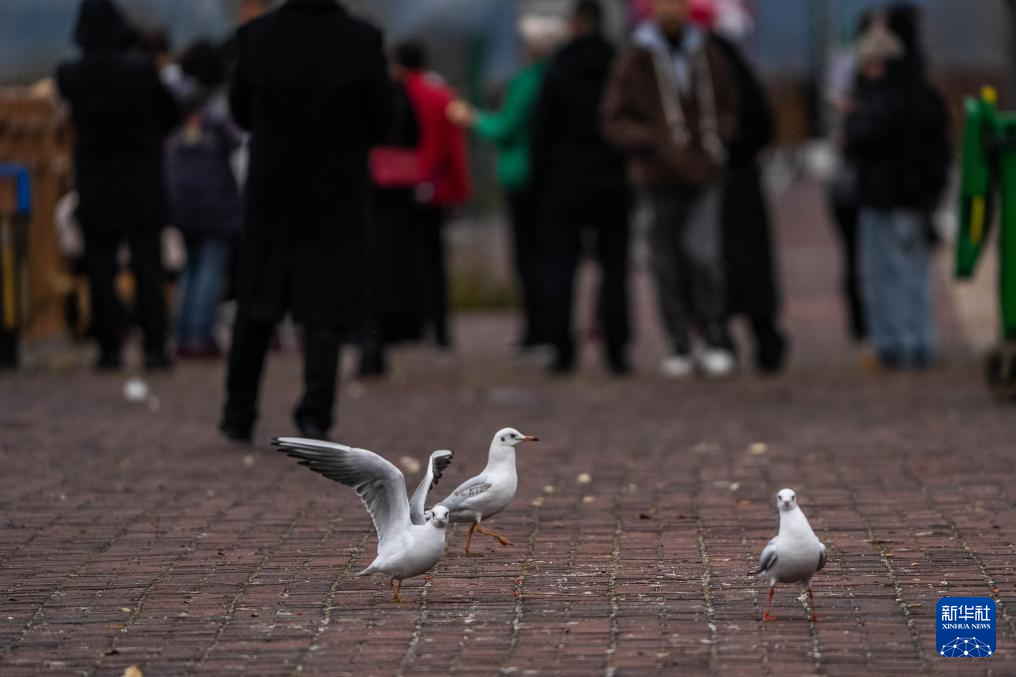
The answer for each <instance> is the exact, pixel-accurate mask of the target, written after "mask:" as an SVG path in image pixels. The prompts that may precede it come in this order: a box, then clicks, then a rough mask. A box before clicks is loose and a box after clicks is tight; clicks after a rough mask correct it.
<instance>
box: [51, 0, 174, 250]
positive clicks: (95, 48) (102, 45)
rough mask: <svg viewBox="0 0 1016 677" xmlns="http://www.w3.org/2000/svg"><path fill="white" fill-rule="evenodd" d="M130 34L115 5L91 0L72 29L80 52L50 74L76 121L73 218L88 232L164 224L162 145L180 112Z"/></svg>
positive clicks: (145, 227)
mask: <svg viewBox="0 0 1016 677" xmlns="http://www.w3.org/2000/svg"><path fill="white" fill-rule="evenodd" d="M132 40H133V33H132V31H131V29H130V27H129V26H128V25H127V23H126V21H125V20H124V19H123V17H122V16H121V14H120V13H119V11H117V9H116V6H115V5H113V4H112V3H110V2H107V1H105V0H89V2H86V3H84V4H83V5H82V7H81V13H80V16H79V19H78V25H77V29H76V33H75V41H76V42H77V44H78V46H79V47H81V49H82V51H83V55H82V57H81V58H80V59H78V60H76V61H70V62H67V63H64V64H61V65H60V67H59V68H58V69H57V73H56V82H57V87H58V89H59V91H60V95H61V96H62V97H63V98H64V100H65V101H67V103H68V104H69V106H70V112H71V118H72V120H73V122H74V131H75V138H74V170H75V180H76V186H77V190H78V195H79V203H78V210H77V217H78V220H79V221H80V223H81V225H82V228H83V229H85V230H86V231H91V232H96V231H104V232H121V233H122V232H125V231H128V230H135V229H138V230H141V229H151V230H157V229H159V228H162V227H164V226H165V225H166V199H165V191H164V187H163V180H162V144H163V140H164V139H165V136H166V134H168V132H169V130H170V129H171V128H172V127H173V126H174V125H175V124H176V123H177V121H178V119H179V113H178V111H177V108H176V103H175V102H174V101H173V98H172V96H171V95H170V93H169V91H168V90H166V88H165V87H163V85H162V82H161V81H160V80H159V75H158V73H157V72H156V70H155V64H154V63H153V62H152V60H151V59H148V58H146V57H144V56H141V55H140V54H135V53H133V52H131V51H130V47H131V43H132Z"/></svg>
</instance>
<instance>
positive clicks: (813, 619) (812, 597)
mask: <svg viewBox="0 0 1016 677" xmlns="http://www.w3.org/2000/svg"><path fill="white" fill-rule="evenodd" d="M808 605H809V606H810V607H811V622H812V623H817V622H818V614H816V613H815V595H814V594H812V592H811V586H810V585H809V586H808Z"/></svg>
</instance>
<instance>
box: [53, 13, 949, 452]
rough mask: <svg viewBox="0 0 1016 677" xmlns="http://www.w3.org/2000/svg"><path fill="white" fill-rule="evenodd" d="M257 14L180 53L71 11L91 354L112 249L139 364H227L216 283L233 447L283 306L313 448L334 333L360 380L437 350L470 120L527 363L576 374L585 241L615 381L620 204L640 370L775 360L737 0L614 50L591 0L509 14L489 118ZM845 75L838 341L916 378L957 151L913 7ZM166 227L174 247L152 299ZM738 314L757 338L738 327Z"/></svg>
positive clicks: (324, 418) (776, 338) (367, 39)
mask: <svg viewBox="0 0 1016 677" xmlns="http://www.w3.org/2000/svg"><path fill="white" fill-rule="evenodd" d="M275 4H276V3H273V2H271V1H270V0H244V1H243V2H242V4H241V10H240V16H239V17H238V26H239V27H238V30H237V32H236V34H235V36H234V37H232V38H231V39H229V40H228V41H226V42H224V43H220V44H215V43H211V42H207V41H202V42H197V43H194V44H192V45H188V46H186V47H185V49H183V50H182V51H180V52H179V57H178V58H176V59H173V58H171V57H170V53H171V51H172V50H171V49H170V45H169V42H168V40H167V39H166V37H165V36H164V35H160V34H158V33H155V34H145V33H142V32H139V31H137V30H135V29H134V28H133V27H132V26H130V25H129V23H128V22H127V21H126V20H125V18H124V16H123V15H122V14H121V12H120V11H119V9H118V8H117V6H116V4H115V3H114V2H113V0H83V2H82V4H81V10H80V15H79V19H78V23H77V27H76V29H75V34H74V39H75V42H76V44H77V45H78V47H80V49H81V56H80V58H78V59H76V60H74V61H72V62H68V63H66V64H63V65H62V66H61V67H60V69H59V71H58V74H57V84H58V88H59V92H60V94H61V96H62V97H63V99H64V100H65V101H66V103H67V104H68V106H69V109H70V112H71V116H72V119H73V122H74V126H75V130H76V136H75V139H76V140H75V150H74V162H75V170H76V171H75V177H76V185H75V191H76V195H75V198H74V199H76V206H75V207H73V208H72V209H71V210H70V211H71V212H72V214H73V219H74V220H75V221H76V222H77V224H78V227H79V229H80V233H81V235H82V239H83V245H84V246H83V249H82V253H81V257H80V261H79V262H78V267H79V270H81V271H82V272H83V273H84V274H85V275H87V277H88V280H89V284H90V290H91V306H92V323H93V334H94V337H95V339H96V340H97V342H98V344H99V348H100V353H99V360H98V363H97V366H98V367H99V368H100V369H118V368H120V367H121V364H122V357H121V349H122V346H121V342H122V337H123V335H124V317H125V316H126V314H127V313H126V311H125V309H124V307H123V305H122V303H121V302H120V300H119V299H118V296H117V292H116V288H115V285H114V280H115V277H116V274H117V271H118V269H119V267H120V266H121V265H122V264H123V262H124V260H125V257H124V255H123V248H124V245H126V248H127V250H129V257H127V259H126V260H129V265H130V267H131V270H132V272H133V276H134V280H135V283H136V295H135V304H134V305H135V308H134V313H133V314H134V316H135V317H136V318H137V321H138V323H139V324H140V326H141V328H142V330H143V334H144V356H145V357H144V363H145V366H146V368H148V369H166V368H169V367H170V366H171V364H172V361H173V358H174V356H175V357H176V358H179V359H209V358H216V357H219V356H221V355H222V347H221V346H222V345H224V344H223V343H221V342H222V341H223V334H224V333H223V332H222V331H220V324H221V323H220V321H219V318H220V316H221V306H222V304H223V302H224V301H225V300H226V299H233V300H235V313H234V317H233V318H232V331H231V334H230V337H231V338H230V340H229V346H230V347H229V354H228V368H227V385H226V390H227V396H226V404H225V407H224V410H223V417H222V422H221V429H222V431H223V433H224V434H225V435H227V436H228V437H230V438H232V439H236V440H249V439H250V437H251V433H252V429H253V426H254V424H255V421H256V419H257V402H258V393H259V388H260V382H261V374H262V370H263V367H264V363H265V359H266V355H267V353H268V351H269V349H270V347H271V346H272V344H273V342H274V341H275V340H276V339H275V334H276V331H277V327H278V325H279V323H280V322H281V321H283V319H284V318H285V317H287V316H288V317H290V318H292V320H293V321H294V322H295V323H296V324H297V325H299V326H300V328H301V339H302V348H303V359H304V393H303V396H302V398H301V400H300V402H299V403H298V405H297V407H296V409H295V411H294V420H295V423H296V425H297V427H298V428H299V430H300V431H301V433H302V434H304V435H305V436H309V437H325V436H326V435H327V433H328V430H329V428H330V427H331V426H332V424H333V417H334V410H335V396H336V378H337V371H338V364H339V355H340V350H341V349H342V347H343V346H354V347H355V348H356V349H357V350H358V353H359V359H360V362H359V374H360V376H361V377H365V378H366V377H374V376H380V375H383V374H385V373H386V371H387V369H388V360H389V356H388V348H389V347H390V346H392V345H393V344H396V343H400V342H405V341H421V340H432V341H433V342H434V343H435V344H436V345H438V346H440V347H442V348H444V349H451V348H452V347H453V345H454V337H453V335H452V332H451V325H450V323H449V317H448V315H449V301H448V296H449V291H448V290H449V284H448V270H447V261H446V256H445V251H444V230H445V224H446V221H447V220H448V216H449V213H450V211H451V210H453V209H455V208H456V207H457V206H459V205H462V204H464V203H466V202H467V201H468V200H469V198H470V192H471V185H470V177H471V171H470V167H469V161H470V153H469V152H468V148H469V141H470V138H469V137H472V138H473V139H474V140H475V141H477V142H481V143H483V142H486V143H489V144H492V145H493V146H494V147H495V149H496V152H497V178H498V182H499V184H500V187H501V189H502V191H503V194H504V198H505V200H504V202H505V204H506V206H507V216H508V223H509V225H510V230H511V233H512V238H511V242H512V245H513V246H512V255H513V260H514V271H515V274H516V279H517V282H518V289H519V298H520V302H521V309H522V312H521V323H520V325H521V326H520V328H519V333H518V337H517V348H518V350H520V351H533V350H539V351H543V350H548V349H549V352H550V355H551V357H550V361H549V364H548V369H549V372H550V373H551V374H554V375H562V374H568V373H570V372H572V371H574V370H575V369H576V368H577V367H578V362H579V356H580V354H581V352H582V351H581V349H580V348H581V343H582V340H581V339H580V337H578V336H577V335H576V334H577V332H576V331H575V329H574V326H573V324H574V322H573V316H574V315H575V314H576V312H575V299H576V272H577V270H578V268H579V265H580V263H581V262H582V261H583V260H584V259H587V258H588V259H592V260H593V261H595V263H596V265H597V266H598V268H599V272H600V275H599V288H598V299H597V305H596V313H595V316H596V318H597V319H596V330H595V332H594V334H595V336H596V337H597V338H598V339H599V340H600V341H601V342H602V355H603V359H604V361H605V364H606V366H607V367H608V368H609V370H610V371H611V372H612V373H614V374H617V375H625V374H627V373H629V372H630V370H631V362H630V357H631V356H630V354H629V344H630V338H631V334H632V331H631V326H630V324H631V320H630V310H629V294H630V292H629V279H630V271H629V262H630V260H631V250H632V241H633V226H632V222H633V219H632V214H633V213H636V211H638V212H639V213H642V214H644V215H645V219H644V221H645V222H646V223H645V241H646V243H647V245H648V246H647V251H648V262H649V271H650V275H651V278H652V281H653V284H654V290H655V297H656V302H657V306H658V311H659V316H660V320H661V325H662V327H663V328H664V331H665V333H666V336H667V339H668V348H669V350H668V354H667V356H666V359H665V360H664V362H663V364H662V365H661V367H660V369H661V372H662V373H663V374H664V375H665V376H666V377H669V378H675V379H683V378H690V377H694V376H696V375H697V376H701V377H705V378H723V377H729V376H732V375H733V374H735V373H736V371H737V369H738V367H739V364H740V363H751V364H753V365H754V366H755V367H756V368H757V369H758V370H760V371H762V372H765V373H771V372H777V371H779V370H780V369H782V368H783V366H784V364H785V361H786V358H787V353H788V346H789V339H788V337H787V335H786V332H785V330H784V328H783V327H782V324H781V320H780V314H781V310H780V293H779V285H778V283H777V278H778V276H777V270H776V260H775V256H774V252H773V246H772V238H771V234H770V220H769V213H768V207H767V204H766V195H765V192H764V190H763V186H762V170H761V164H760V156H761V154H762V153H763V151H764V150H765V149H766V148H767V146H769V145H770V144H771V142H772V140H773V134H774V119H773V113H772V109H771V106H770V103H769V101H768V99H767V96H766V92H765V88H764V87H763V85H762V84H761V82H760V80H759V78H758V76H757V74H756V73H755V72H754V70H753V68H752V66H751V64H750V63H749V61H748V60H747V59H746V58H745V56H744V54H743V52H742V50H741V47H740V45H739V40H740V38H741V37H743V34H744V26H745V22H746V20H750V17H747V14H746V13H745V12H744V10H743V6H742V4H741V3H737V2H720V1H718V0H645V1H642V2H632V3H631V4H630V7H631V17H632V21H633V26H634V28H633V31H632V34H631V37H630V39H629V40H627V41H626V43H625V44H624V45H623V46H620V47H619V46H615V45H614V44H612V43H611V41H610V40H609V39H608V38H607V37H606V35H605V31H604V10H603V6H602V4H601V2H599V1H598V0H578V1H577V2H575V3H574V4H573V6H572V9H571V12H570V14H569V16H567V17H549V16H524V17H522V19H521V20H520V22H519V34H520V39H521V40H522V42H523V44H524V45H525V60H526V62H525V64H524V65H523V66H522V68H521V69H520V70H519V71H518V72H517V73H516V74H515V75H514V76H513V77H512V78H511V79H510V80H509V81H508V82H507V83H506V85H505V87H504V91H503V95H502V97H501V100H500V104H499V106H497V107H496V108H495V109H485V108H483V107H482V106H479V105H477V104H476V103H475V102H469V101H466V100H465V99H464V98H461V97H460V96H459V95H458V94H457V93H456V91H455V90H454V89H453V88H452V87H451V86H450V85H449V84H448V83H447V82H446V81H445V80H444V79H443V78H442V77H441V75H440V74H439V73H436V72H434V71H433V70H432V69H431V68H430V65H429V62H428V54H427V49H426V47H425V46H424V44H423V43H422V42H403V43H401V44H398V45H393V46H389V49H387V50H386V46H385V45H384V42H383V38H382V35H381V33H380V32H379V31H378V30H377V29H375V28H373V27H372V26H370V25H368V24H366V23H364V22H361V21H360V20H358V19H356V18H354V17H352V16H351V15H349V14H348V13H347V12H346V11H345V10H344V9H343V8H342V6H341V3H340V2H336V1H335V0H288V1H287V2H285V3H283V4H281V6H279V7H275ZM843 80H844V82H843V85H842V88H841V89H840V91H839V92H838V94H837V97H836V106H837V110H838V111H839V113H840V123H839V128H838V132H837V134H836V138H837V141H838V143H839V145H840V147H841V148H842V151H843V156H844V158H845V162H844V164H843V167H844V169H843V170H842V172H841V174H840V176H839V177H838V178H837V180H836V182H835V184H834V186H833V188H832V190H831V193H830V194H831V204H832V205H833V208H834V213H835V215H836V220H837V223H838V225H839V227H840V229H841V231H842V233H843V243H844V252H845V257H844V258H845V269H846V271H847V275H846V282H845V289H846V290H847V294H848V298H849V301H850V303H849V305H850V308H851V318H852V323H851V326H852V330H853V332H854V334H855V336H856V338H858V339H859V340H860V339H868V340H870V343H871V345H872V346H873V348H874V349H875V351H876V353H877V356H878V359H879V360H880V362H881V363H882V364H883V365H884V366H886V367H891V368H919V367H923V366H927V365H928V364H930V362H931V361H932V359H933V357H934V336H933V331H932V318H933V310H932V307H931V306H932V302H931V295H930V290H929V279H928V256H929V254H928V252H929V240H930V235H931V233H932V232H933V229H932V228H931V227H930V226H929V223H930V214H931V212H932V211H933V210H934V208H935V206H936V203H937V201H938V199H939V197H940V196H941V194H942V192H943V190H944V187H945V181H946V179H947V176H948V171H949V164H950V157H949V139H948V133H947V129H948V120H947V115H946V110H945V107H944V105H943V103H942V100H941V99H940V98H939V97H938V95H937V94H936V92H935V90H934V89H933V88H932V87H931V86H930V85H929V84H928V80H927V75H926V67H925V60H924V58H923V56H922V52H921V46H920V31H919V14H918V12H917V10H916V9H914V8H913V7H912V6H910V5H896V6H892V7H888V8H886V9H882V10H877V11H872V12H870V13H869V14H867V15H866V17H865V19H864V21H863V22H862V24H861V26H860V27H859V28H858V36H857V48H856V59H855V65H854V67H853V68H852V69H851V70H850V73H849V74H848V75H846V76H844V78H843ZM636 207H638V210H636ZM169 224H172V226H173V227H174V228H175V230H176V231H178V232H179V233H180V234H181V235H182V242H183V248H184V249H185V252H186V259H185V260H186V263H185V264H184V265H183V267H182V270H181V271H180V273H179V276H178V279H177V280H176V285H175V288H176V298H175V299H174V301H173V303H167V299H166V298H165V295H164V289H165V280H166V271H165V270H164V261H163V254H164V252H163V237H162V233H163V231H164V229H165V227H166V226H167V225H169ZM735 317H743V318H744V320H745V321H746V325H747V327H748V328H749V329H750V331H749V335H750V337H751V341H752V345H751V346H750V349H746V348H745V347H743V346H742V347H741V348H740V349H739V348H738V346H737V345H736V344H735V341H734V339H733V337H732V332H731V328H730V325H731V322H732V321H733V320H734V318H735ZM170 318H171V320H172V322H171V323H170V322H168V319H170ZM170 346H173V347H174V351H175V355H174V354H173V353H171V352H170ZM747 355H750V358H749V357H747Z"/></svg>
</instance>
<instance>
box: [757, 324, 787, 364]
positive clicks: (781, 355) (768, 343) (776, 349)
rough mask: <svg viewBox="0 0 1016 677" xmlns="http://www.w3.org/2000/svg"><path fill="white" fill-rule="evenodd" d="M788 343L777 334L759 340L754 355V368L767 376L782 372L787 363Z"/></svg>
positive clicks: (782, 336)
mask: <svg viewBox="0 0 1016 677" xmlns="http://www.w3.org/2000/svg"><path fill="white" fill-rule="evenodd" d="M789 347H790V341H788V340H787V337H786V336H785V335H784V334H783V333H781V332H779V331H774V332H773V333H772V334H769V335H766V336H764V337H760V338H759V343H758V349H757V352H756V353H755V366H756V367H758V370H759V371H761V372H764V373H767V374H775V373H777V372H779V371H782V370H783V367H784V366H786V363H787V352H788V350H789Z"/></svg>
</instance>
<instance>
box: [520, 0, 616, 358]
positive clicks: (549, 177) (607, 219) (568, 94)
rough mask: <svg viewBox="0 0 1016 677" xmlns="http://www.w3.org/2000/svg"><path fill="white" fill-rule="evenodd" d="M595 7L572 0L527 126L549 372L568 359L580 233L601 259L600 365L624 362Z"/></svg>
mask: <svg viewBox="0 0 1016 677" xmlns="http://www.w3.org/2000/svg"><path fill="white" fill-rule="evenodd" d="M601 23H602V9H601V7H600V4H599V3H598V2H596V1H595V0H581V1H580V2H578V3H577V4H576V7H575V11H574V14H573V18H572V27H573V31H574V39H573V40H572V41H571V42H570V43H569V44H568V45H566V46H565V47H564V48H562V49H561V51H560V52H558V54H557V55H556V56H555V57H554V58H553V60H552V61H551V63H550V64H549V66H548V68H547V74H546V77H545V79H544V82H543V86H542V89H541V90H540V96H539V98H538V100H537V104H536V108H535V110H534V113H533V120H532V127H531V134H532V136H531V144H532V151H531V157H532V166H533V182H532V183H533V185H534V186H535V187H536V189H537V191H538V197H539V201H540V202H539V204H540V206H541V210H542V221H543V224H544V225H543V231H544V237H545V252H546V258H545V260H544V262H543V266H544V274H545V280H546V293H547V308H548V317H547V318H545V322H546V326H547V327H548V328H549V331H550V335H551V340H552V343H553V345H554V348H555V351H556V355H555V358H554V362H553V363H552V365H551V372H552V373H557V374H565V373H568V372H571V371H572V370H573V369H574V368H575V363H576V346H575V338H574V336H573V334H572V310H573V305H574V286H575V271H576V268H577V265H578V262H579V257H580V255H581V253H582V248H583V244H584V242H583V240H584V237H585V236H586V235H587V234H588V235H592V236H593V237H595V242H596V249H595V257H596V260H597V262H598V263H599V264H600V268H601V272H602V279H601V283H600V298H599V321H600V330H601V333H602V335H603V337H604V342H605V349H606V355H605V356H606V359H607V365H608V367H609V368H610V369H611V370H612V371H613V372H614V373H617V374H624V373H627V372H628V371H629V369H630V368H629V364H628V358H627V355H626V348H627V344H628V340H629V318H628V251H629V250H628V239H629V224H628V209H629V195H628V187H627V179H626V177H625V165H624V157H623V156H622V155H621V154H620V153H619V152H618V151H617V150H616V149H614V148H613V147H611V146H610V145H609V144H608V143H607V141H606V140H605V139H604V138H603V135H602V133H601V131H600V119H599V103H600V99H601V98H602V95H603V90H604V87H605V86H606V83H607V78H608V76H609V74H610V68H611V64H612V63H613V60H614V49H613V47H612V46H611V45H610V43H609V42H607V40H606V39H605V38H604V37H603V34H602V32H601Z"/></svg>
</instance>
